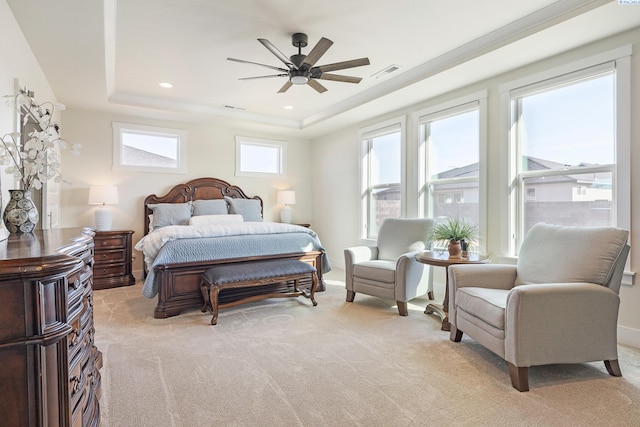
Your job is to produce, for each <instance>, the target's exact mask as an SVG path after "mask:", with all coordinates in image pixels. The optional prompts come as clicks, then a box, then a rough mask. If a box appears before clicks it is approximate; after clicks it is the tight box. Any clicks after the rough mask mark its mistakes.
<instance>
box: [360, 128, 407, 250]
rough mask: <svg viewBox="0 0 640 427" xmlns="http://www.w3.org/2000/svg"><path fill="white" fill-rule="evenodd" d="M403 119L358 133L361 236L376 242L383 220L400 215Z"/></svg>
mask: <svg viewBox="0 0 640 427" xmlns="http://www.w3.org/2000/svg"><path fill="white" fill-rule="evenodd" d="M403 128H404V120H400V121H395V123H387V124H383V125H380V126H379V127H375V128H369V129H365V130H364V131H361V140H362V167H361V171H362V176H361V186H362V194H361V198H362V225H363V236H364V237H365V238H368V239H375V238H376V236H377V235H378V227H379V226H380V223H381V222H382V220H383V219H384V218H399V217H400V216H401V215H402V188H401V183H402V153H403V147H402V146H403Z"/></svg>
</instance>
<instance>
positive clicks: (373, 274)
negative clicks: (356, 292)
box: [353, 260, 396, 283]
mask: <svg viewBox="0 0 640 427" xmlns="http://www.w3.org/2000/svg"><path fill="white" fill-rule="evenodd" d="M353 275H354V276H355V277H358V278H360V279H364V280H373V281H376V282H385V283H395V281H396V262H395V261H387V260H373V261H365V262H361V263H359V264H356V265H354V266H353Z"/></svg>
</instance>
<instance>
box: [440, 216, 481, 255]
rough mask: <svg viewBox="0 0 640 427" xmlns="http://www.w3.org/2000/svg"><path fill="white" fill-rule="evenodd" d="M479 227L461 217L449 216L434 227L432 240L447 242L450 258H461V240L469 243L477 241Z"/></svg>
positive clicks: (466, 243)
mask: <svg viewBox="0 0 640 427" xmlns="http://www.w3.org/2000/svg"><path fill="white" fill-rule="evenodd" d="M477 231H478V227H477V226H476V225H475V224H471V223H469V222H467V221H465V220H464V219H461V218H448V219H447V221H446V222H442V223H438V224H436V225H435V227H433V233H432V235H431V240H432V241H434V242H437V241H440V242H447V243H448V248H447V249H448V250H449V258H461V254H462V247H461V242H463V241H464V243H465V245H468V244H470V243H472V242H474V241H475V239H476V234H477Z"/></svg>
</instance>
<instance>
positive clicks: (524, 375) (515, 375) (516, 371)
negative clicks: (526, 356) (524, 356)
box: [507, 362, 529, 391]
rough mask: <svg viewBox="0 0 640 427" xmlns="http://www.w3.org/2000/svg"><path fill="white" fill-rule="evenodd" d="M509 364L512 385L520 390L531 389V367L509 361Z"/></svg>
mask: <svg viewBox="0 0 640 427" xmlns="http://www.w3.org/2000/svg"><path fill="white" fill-rule="evenodd" d="M507 365H509V375H510V376H511V385H512V386H513V388H515V389H516V390H518V391H529V368H525V367H522V366H516V365H514V364H513V363H509V362H507Z"/></svg>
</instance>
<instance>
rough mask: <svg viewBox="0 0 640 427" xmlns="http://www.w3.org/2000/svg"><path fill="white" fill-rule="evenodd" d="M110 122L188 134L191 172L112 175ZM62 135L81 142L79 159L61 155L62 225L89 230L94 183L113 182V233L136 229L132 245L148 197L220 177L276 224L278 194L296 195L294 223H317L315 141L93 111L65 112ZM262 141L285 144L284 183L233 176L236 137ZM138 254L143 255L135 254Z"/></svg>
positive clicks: (138, 268) (137, 263)
mask: <svg viewBox="0 0 640 427" xmlns="http://www.w3.org/2000/svg"><path fill="white" fill-rule="evenodd" d="M112 122H124V123H135V124H143V125H150V126H160V127H166V128H174V129H183V130H186V131H187V132H188V135H187V169H188V173H187V174H186V175H184V174H158V173H144V172H114V171H113V170H112V158H113V139H112V135H113V132H112ZM62 130H63V136H64V138H65V139H67V140H68V141H71V142H74V143H80V144H82V150H81V153H80V156H79V157H74V156H72V155H71V154H70V153H69V152H68V151H63V153H62V164H63V170H62V173H63V178H64V180H65V183H64V184H63V186H62V191H61V194H62V200H61V202H62V203H61V204H62V212H61V220H60V221H61V226H62V227H75V226H91V225H93V223H94V217H93V214H94V211H95V209H96V207H94V206H89V205H87V201H88V196H89V186H90V185H103V184H114V185H117V186H118V193H119V197H120V203H119V204H118V205H117V206H113V207H112V210H113V214H114V217H113V229H125V230H134V231H135V234H134V235H133V240H134V242H137V241H138V240H139V239H140V238H141V237H142V231H143V226H144V223H143V219H144V218H143V202H144V199H145V197H146V196H148V195H150V194H156V195H158V196H161V195H164V194H165V193H166V192H167V191H168V190H169V189H170V188H171V187H173V186H174V185H176V184H180V183H183V182H186V181H189V180H191V179H194V178H200V177H213V178H220V179H223V180H225V181H228V182H230V183H231V184H234V185H237V186H239V187H240V188H242V190H244V192H245V193H246V194H247V195H248V196H250V197H252V196H256V195H257V196H260V197H261V198H262V200H263V204H264V217H265V219H266V220H271V221H278V220H279V219H278V218H279V213H280V211H279V206H277V205H276V191H277V190H281V189H292V190H295V191H296V204H295V205H293V206H292V211H293V214H292V217H293V218H292V219H293V222H298V223H311V224H313V220H314V218H313V215H312V210H311V197H312V189H311V181H310V180H309V175H308V171H309V170H310V169H311V143H310V142H309V141H307V140H304V139H291V138H283V137H278V136H277V135H264V134H256V133H254V132H246V131H243V130H238V129H227V128H222V127H216V126H207V125H196V124H191V123H177V122H168V121H158V120H151V119H143V118H139V117H131V116H122V115H114V114H107V113H100V112H92V111H79V110H72V109H69V110H66V111H65V112H64V113H63V126H62ZM236 135H243V136H251V137H261V138H268V139H275V140H283V141H287V142H288V145H287V165H286V167H287V177H286V179H265V178H254V177H236V176H235V136H236ZM134 252H135V255H140V254H139V253H137V252H136V251H134ZM133 269H134V272H137V274H136V276H137V277H139V272H140V271H141V269H142V261H141V257H140V256H137V257H136V260H135V262H134V266H133Z"/></svg>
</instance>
